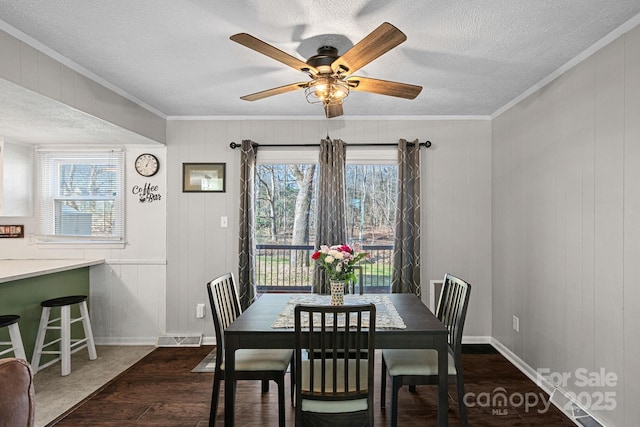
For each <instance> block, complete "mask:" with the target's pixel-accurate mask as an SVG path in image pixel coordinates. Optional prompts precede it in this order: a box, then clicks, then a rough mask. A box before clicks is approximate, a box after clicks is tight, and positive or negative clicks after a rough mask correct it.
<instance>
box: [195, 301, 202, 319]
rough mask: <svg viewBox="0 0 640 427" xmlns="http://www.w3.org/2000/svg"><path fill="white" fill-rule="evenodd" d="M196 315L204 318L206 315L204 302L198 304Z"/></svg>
mask: <svg viewBox="0 0 640 427" xmlns="http://www.w3.org/2000/svg"><path fill="white" fill-rule="evenodd" d="M196 317H197V318H198V319H202V318H203V317H204V304H197V305H196Z"/></svg>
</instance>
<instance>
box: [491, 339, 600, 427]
mask: <svg viewBox="0 0 640 427" xmlns="http://www.w3.org/2000/svg"><path fill="white" fill-rule="evenodd" d="M491 345H493V346H494V347H495V348H496V350H498V351H499V352H500V354H502V355H503V356H504V357H505V358H506V359H507V360H508V361H509V362H511V363H512V364H513V365H514V366H515V367H516V368H518V369H519V370H520V372H522V373H523V374H525V375H526V376H527V377H528V378H529V379H530V380H531V381H533V382H534V383H536V384H537V385H538V386H539V387H540V388H541V389H542V390H543V391H544V392H545V393H547V394H548V395H549V400H550V401H551V403H553V405H554V406H555V407H556V408H558V409H559V410H560V412H562V413H563V414H564V415H566V416H567V418H569V419H570V420H571V421H573V423H574V424H575V425H577V426H580V427H583V426H584V424H581V423H580V422H578V420H577V418H576V416H575V415H574V414H573V413H571V412H568V411H567V409H566V407H565V405H563V404H562V403H563V402H564V403H566V402H567V401H570V402H571V403H573V405H575V406H577V407H579V408H580V409H581V410H582V411H583V413H584V414H587V415H582V416H580V418H581V419H584V418H588V417H591V418H592V419H593V420H595V421H596V422H598V423H599V424H600V425H603V426H604V425H606V424H605V423H604V422H602V421H601V420H599V419H598V418H597V417H596V416H594V415H593V414H592V413H591V412H590V411H589V410H588V409H585V408H584V407H582V406H581V405H579V404H578V403H577V402H576V401H575V400H574V399H572V398H571V397H569V396H568V395H567V392H566V391H564V390H563V389H561V388H559V387H556V386H555V385H553V384H552V383H550V382H549V381H547V379H546V378H544V377H543V376H542V375H540V374H538V372H537V371H536V370H534V369H533V368H532V367H531V366H529V364H527V363H526V362H525V361H524V360H522V359H521V358H520V357H518V356H517V355H516V354H515V353H513V352H512V351H511V350H509V349H508V348H507V347H506V346H504V345H503V344H502V343H501V342H500V341H498V340H497V339H495V338H493V337H491ZM556 394H559V395H560V399H561V400H562V402H559V401H558V397H555V395H556ZM589 425H592V424H589Z"/></svg>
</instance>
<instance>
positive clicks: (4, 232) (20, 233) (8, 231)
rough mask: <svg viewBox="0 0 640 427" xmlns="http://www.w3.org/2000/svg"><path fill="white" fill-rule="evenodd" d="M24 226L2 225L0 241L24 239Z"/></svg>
mask: <svg viewBox="0 0 640 427" xmlns="http://www.w3.org/2000/svg"><path fill="white" fill-rule="evenodd" d="M23 237H24V225H0V239H2V238H5V239H22V238H23Z"/></svg>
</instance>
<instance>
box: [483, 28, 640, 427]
mask: <svg viewBox="0 0 640 427" xmlns="http://www.w3.org/2000/svg"><path fill="white" fill-rule="evenodd" d="M492 124H493V147H492V150H493V156H492V162H493V166H492V175H493V178H492V179H493V185H492V192H493V203H492V217H493V219H492V222H493V237H492V241H493V270H492V272H493V304H492V307H493V321H492V325H493V337H494V338H495V339H497V340H498V341H500V342H501V343H502V344H504V345H505V346H506V347H508V348H509V349H510V350H511V351H512V352H513V353H515V354H516V355H517V356H518V357H519V358H521V359H522V360H523V361H524V362H526V363H527V364H528V365H529V366H530V367H531V368H533V369H539V368H546V369H550V371H551V372H560V373H563V372H566V373H569V374H571V375H572V377H571V378H570V379H569V380H568V381H567V382H566V384H565V385H564V386H565V387H564V388H565V389H566V390H568V391H570V392H574V393H576V394H578V393H583V392H586V393H587V394H588V395H589V396H592V397H594V398H595V396H596V395H597V393H596V394H594V392H598V391H602V390H604V389H602V388H594V387H582V386H579V385H578V384H576V379H577V378H576V370H577V369H586V370H587V371H588V372H599V370H600V368H602V367H604V368H605V370H606V372H612V373H614V374H616V375H617V378H618V382H617V386H616V387H613V388H607V389H606V390H610V391H613V392H615V409H614V410H607V409H598V408H597V407H595V405H594V407H592V408H591V409H592V411H593V413H594V414H595V415H596V416H597V417H599V418H601V419H602V420H603V421H605V422H606V423H607V425H612V426H613V425H617V426H630V425H636V424H637V416H638V409H637V402H636V401H637V396H638V395H639V392H640V357H639V356H640V340H638V332H637V325H638V324H639V323H640V309H639V308H638V307H639V304H638V303H639V302H640V288H639V286H638V284H639V283H640V262H639V260H640V244H639V243H638V242H640V192H639V191H638V182H640V168H639V167H638V165H640V28H638V27H636V28H635V29H634V30H632V31H631V32H629V33H627V34H626V35H624V36H622V37H620V38H618V39H617V40H615V41H614V42H613V43H611V44H610V45H608V46H607V47H605V48H604V49H602V50H600V51H598V52H597V53H595V54H594V55H592V56H591V57H589V58H587V59H586V60H585V61H583V62H582V63H581V64H579V65H578V66H576V67H574V68H573V69H571V70H570V71H569V72H567V73H565V74H563V75H562V76H561V77H559V78H558V79H556V80H555V81H553V82H552V83H550V84H549V85H547V86H546V87H544V88H542V89H540V90H539V91H537V92H535V93H534V94H532V95H531V96H529V97H528V98H527V99H525V100H524V101H522V102H520V103H519V104H517V105H516V106H514V107H513V108H511V109H509V110H507V111H506V112H505V113H503V114H502V115H500V116H499V117H497V118H495V119H494V120H493V122H492ZM513 315H516V316H519V318H520V332H519V333H516V332H515V331H514V330H513V329H512V316H513ZM593 403H596V402H595V400H594V402H593Z"/></svg>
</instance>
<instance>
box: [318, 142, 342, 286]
mask: <svg viewBox="0 0 640 427" xmlns="http://www.w3.org/2000/svg"><path fill="white" fill-rule="evenodd" d="M318 165H319V174H318V175H319V177H318V208H317V210H318V219H317V221H316V241H315V245H316V246H315V247H316V248H319V247H320V245H338V244H342V243H346V241H345V240H346V238H347V235H346V230H347V218H346V211H345V189H344V173H345V172H344V168H345V143H344V141H342V140H340V139H334V140H331V139H328V138H327V139H323V140H322V141H320V156H319V161H318ZM327 290H328V289H327V284H326V280H325V275H324V272H323V271H322V269H321V268H319V267H318V266H317V265H316V267H315V270H314V281H313V293H321V294H324V293H327Z"/></svg>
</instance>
